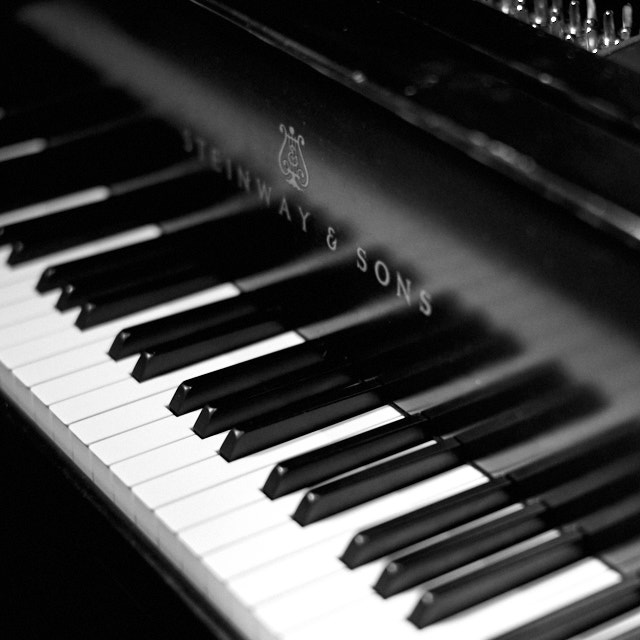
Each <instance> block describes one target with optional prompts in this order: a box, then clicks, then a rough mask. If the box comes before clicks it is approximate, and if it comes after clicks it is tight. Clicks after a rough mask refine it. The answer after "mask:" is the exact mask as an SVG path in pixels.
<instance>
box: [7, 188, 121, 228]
mask: <svg viewBox="0 0 640 640" xmlns="http://www.w3.org/2000/svg"><path fill="white" fill-rule="evenodd" d="M110 195H111V191H110V189H109V187H108V186H106V185H97V186H94V187H87V188H86V189H81V190H80V191H76V192H74V193H68V194H65V195H61V196H57V197H55V198H48V199H47V200H44V201H41V202H36V203H34V204H28V205H24V206H22V207H14V208H13V209H11V210H9V211H4V212H0V224H1V225H3V226H5V225H9V224H16V223H18V222H22V221H24V220H35V219H37V218H40V217H42V216H48V215H50V214H53V213H57V212H59V211H66V210H67V209H74V208H76V207H78V208H79V207H84V206H87V205H91V204H96V203H98V202H102V201H104V200H106V199H107V198H109V196H110Z"/></svg>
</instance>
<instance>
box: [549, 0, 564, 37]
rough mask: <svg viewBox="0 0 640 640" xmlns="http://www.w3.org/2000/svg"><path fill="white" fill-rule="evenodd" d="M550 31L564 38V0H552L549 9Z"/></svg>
mask: <svg viewBox="0 0 640 640" xmlns="http://www.w3.org/2000/svg"><path fill="white" fill-rule="evenodd" d="M548 28H549V33H551V34H552V35H554V36H556V37H558V38H562V37H563V36H564V17H563V15H562V0H551V9H550V10H549V27H548Z"/></svg>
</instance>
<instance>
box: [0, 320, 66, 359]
mask: <svg viewBox="0 0 640 640" xmlns="http://www.w3.org/2000/svg"><path fill="white" fill-rule="evenodd" d="M76 315H77V314H75V313H71V314H69V313H65V314H62V313H57V314H55V315H53V314H52V315H51V316H50V317H49V316H45V317H42V316H40V317H36V318H31V319H29V320H26V321H24V322H21V323H20V324H18V325H12V326H9V327H4V328H3V329H0V360H2V362H3V363H4V365H5V366H7V367H10V368H11V367H13V366H15V364H16V363H17V362H19V361H17V360H16V359H15V358H14V355H13V354H14V353H15V352H16V351H18V350H19V348H20V347H21V346H22V343H25V342H31V341H33V340H36V339H37V338H42V337H43V336H47V335H49V334H52V333H55V332H57V331H61V330H64V329H68V328H69V327H71V326H72V325H73V323H74V322H75V316H76ZM76 331H77V330H76ZM16 345H18V346H16ZM45 355H48V354H45ZM31 357H34V358H35V357H37V352H35V351H34V352H33V355H32V356H31Z"/></svg>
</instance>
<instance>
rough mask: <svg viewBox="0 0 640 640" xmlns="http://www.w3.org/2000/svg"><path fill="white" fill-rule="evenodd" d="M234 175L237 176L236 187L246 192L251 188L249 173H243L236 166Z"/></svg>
mask: <svg viewBox="0 0 640 640" xmlns="http://www.w3.org/2000/svg"><path fill="white" fill-rule="evenodd" d="M236 173H237V175H238V178H237V181H238V187H240V188H241V189H244V190H245V191H247V192H248V191H249V189H250V188H251V173H250V172H249V171H245V170H244V169H243V168H242V167H241V166H240V165H238V167H237V169H236Z"/></svg>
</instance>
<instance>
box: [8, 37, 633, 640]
mask: <svg viewBox="0 0 640 640" xmlns="http://www.w3.org/2000/svg"><path fill="white" fill-rule="evenodd" d="M2 28H3V30H4V31H7V32H8V33H10V34H12V37H13V34H14V33H15V34H16V35H15V39H16V40H17V41H18V44H20V43H21V41H22V40H23V39H24V40H25V41H27V42H31V39H32V38H33V37H34V36H32V35H31V34H29V33H23V32H21V31H18V28H17V27H16V26H15V25H8V26H6V25H5V26H3V27H2ZM12 42H13V40H12ZM34 42H36V43H37V46H38V48H41V49H43V50H44V53H43V56H45V57H46V55H48V53H49V51H50V47H49V45H47V44H46V43H45V42H44V41H42V40H41V39H39V38H37V37H35V40H34ZM22 44H23V46H24V43H22ZM57 55H58V54H52V58H55V56H57ZM52 64H53V63H52ZM58 64H59V62H58V60H57V58H55V65H56V68H57V65H58ZM70 64H71V63H70ZM73 65H74V68H75V63H73ZM3 72H5V73H6V70H5V71H3ZM68 77H69V78H70V79H69V80H68V82H69V86H68V87H67V88H65V83H62V84H60V85H58V86H57V87H56V89H55V90H54V89H52V88H51V87H49V86H34V87H29V86H28V87H25V88H22V89H21V88H20V87H19V86H16V90H15V91H14V92H12V85H11V84H10V83H7V84H6V85H5V87H6V91H5V93H4V95H3V96H2V100H3V101H4V102H2V103H0V106H1V107H2V113H3V118H2V119H0V176H2V182H3V184H4V185H6V189H3V194H4V195H3V200H2V201H0V225H2V235H0V242H2V243H3V246H2V248H1V249H0V251H1V257H2V260H3V264H2V266H1V268H0V290H1V292H2V296H3V297H2V300H3V310H2V314H0V388H1V389H2V392H3V394H4V395H5V396H6V397H7V398H8V399H10V400H11V401H12V402H13V403H14V404H15V406H16V407H17V408H18V409H19V410H20V412H21V413H22V414H24V415H25V416H26V417H27V418H28V419H30V421H31V422H32V423H33V425H34V428H35V429H37V430H38V431H39V432H41V433H42V434H44V435H45V436H46V437H47V438H49V439H50V440H51V441H52V443H54V445H55V446H56V447H57V448H58V449H59V450H60V451H62V452H63V454H64V455H65V456H67V457H68V459H69V461H70V464H72V465H74V466H75V467H76V468H77V469H78V470H79V471H80V472H82V473H83V474H85V475H86V476H87V478H89V479H90V482H91V483H92V484H93V485H94V486H95V487H96V489H97V490H98V491H99V492H100V493H101V495H103V497H104V499H105V500H106V501H108V502H109V503H110V504H112V505H113V506H115V508H116V509H117V510H118V511H120V512H121V513H122V514H123V515H124V517H125V518H126V519H128V520H129V521H130V523H131V526H132V527H134V528H135V530H136V531H137V532H139V533H140V534H141V535H142V536H143V537H144V538H145V539H146V540H147V542H148V544H149V545H151V547H152V548H153V549H154V550H156V551H158V552H159V553H160V554H161V555H162V556H163V557H164V558H165V559H166V560H167V561H168V562H169V563H171V564H172V565H173V566H174V567H175V569H176V570H177V571H178V572H179V573H180V574H181V576H183V579H184V580H185V581H186V582H187V583H188V584H189V585H190V587H192V588H194V589H195V590H197V592H198V593H199V594H200V596H201V597H203V598H204V599H205V600H206V601H208V602H209V603H211V604H212V605H213V606H214V607H215V609H216V610H219V611H220V612H221V613H222V615H223V616H224V618H225V619H226V620H228V621H229V622H230V623H231V624H232V625H233V627H234V629H235V630H236V631H237V633H238V636H239V637H242V638H247V639H248V640H275V639H278V640H313V639H315V638H318V639H320V638H326V637H327V636H334V637H337V638H353V637H355V638H360V637H367V638H380V639H381V640H382V639H387V638H394V639H396V638H397V639H403V638H408V639H409V638H410V639H417V638H420V637H425V638H429V640H431V639H435V640H445V639H446V640H449V639H458V638H469V639H473V640H498V639H500V640H515V639H524V638H528V639H531V640H532V639H536V640H537V639H539V638H548V639H551V638H557V639H560V638H573V639H574V640H578V639H580V640H604V639H611V640H613V639H618V640H619V639H620V638H626V637H637V635H638V634H640V591H639V589H640V584H639V583H638V570H639V568H640V565H639V564H638V562H639V560H640V537H639V535H640V502H638V495H639V491H640V487H638V475H637V470H636V466H635V464H634V456H635V452H636V451H637V446H638V444H639V443H638V437H639V436H638V417H637V416H638V415H640V414H639V410H640V406H638V400H637V392H636V389H637V384H638V382H639V381H640V380H639V377H640V370H639V369H638V367H637V355H638V354H637V353H635V352H634V351H630V350H629V349H628V347H627V344H626V343H625V342H624V340H621V339H619V337H618V336H616V335H611V336H605V330H604V329H603V327H602V325H601V324H600V323H599V321H598V319H597V318H594V319H589V320H588V321H584V319H583V318H582V317H581V315H580V313H581V310H579V309H575V308H572V307H571V305H570V304H564V303H562V302H558V300H557V298H556V297H555V296H554V295H553V294H552V293H546V292H545V293H539V291H538V289H537V288H536V284H535V283H532V282H531V281H529V280H528V279H527V278H526V277H525V276H521V275H520V274H517V273H513V274H510V275H508V276H505V277H503V278H501V279H500V280H499V281H497V280H493V279H490V278H489V276H490V275H491V274H492V273H495V271H494V270H493V268H492V267H491V265H490V264H489V261H487V260H483V259H482V258H480V259H479V260H478V261H476V257H477V256H476V255H475V254H474V253H473V251H472V250H470V253H466V254H465V253H464V252H462V251H459V252H456V254H455V255H452V254H450V252H449V250H448V246H447V241H446V239H444V240H443V246H442V248H441V250H440V252H439V253H438V252H437V251H436V252H434V254H433V255H431V256H429V257H428V258H426V259H428V260H432V261H434V262H436V261H439V262H440V264H441V265H445V266H441V269H442V270H443V271H446V272H447V277H446V278H442V279H441V281H439V283H438V288H437V289H434V290H433V291H432V304H433V313H432V314H431V315H430V316H429V317H422V316H419V315H418V314H417V313H416V312H415V310H411V312H409V311H407V310H405V309H404V307H403V305H402V301H398V300H397V299H396V298H394V297H393V296H390V297H389V296H385V295H382V294H383V293H384V289H380V287H378V286H373V285H371V281H370V280H366V279H365V278H364V276H363V274H362V273H360V271H359V270H358V269H355V268H353V267H354V265H353V256H352V254H351V253H348V252H341V251H338V252H336V254H335V255H333V254H332V255H330V256H329V257H327V254H326V253H324V252H322V253H321V252H320V251H319V250H318V248H317V247H314V246H308V245H307V244H304V243H302V242H301V241H299V238H298V236H297V235H296V234H295V233H292V230H291V228H290V226H287V224H286V222H283V220H282V216H281V215H279V214H278V212H277V211H272V210H269V209H266V208H262V207H260V206H259V205H258V204H257V203H256V202H255V201H254V200H252V199H250V198H247V197H245V196H243V195H242V194H241V192H240V190H239V189H236V188H232V187H231V186H230V185H229V183H227V182H225V181H223V180H221V179H220V177H219V174H216V173H215V172H213V171H211V170H209V169H207V168H206V167H204V166H203V165H201V164H200V163H199V162H198V161H197V160H196V159H195V158H194V156H193V154H192V153H191V152H190V151H189V150H185V148H184V145H183V140H182V138H181V136H180V133H179V132H178V131H177V130H176V129H174V128H173V127H172V126H170V125H168V124H166V123H165V122H164V121H162V120H161V119H159V118H158V117H156V116H154V115H152V114H150V113H147V112H146V111H145V109H144V108H143V107H141V106H140V105H139V104H138V102H137V101H135V100H133V99H130V98H128V97H127V96H126V95H125V94H124V93H122V92H120V91H119V90H117V89H114V88H112V87H105V86H103V85H102V83H101V82H99V81H98V80H97V79H96V77H95V76H94V75H93V74H92V73H91V72H90V71H88V70H85V69H84V68H82V67H80V68H78V69H77V70H76V71H74V73H73V74H70V76H68ZM63 89H64V90H63ZM34 94H35V97H34ZM36 99H37V104H40V105H44V107H42V106H34V100H36ZM79 100H80V101H79ZM83 101H86V104H88V105H95V104H99V105H100V109H99V110H98V113H97V114H96V112H95V111H91V113H93V114H94V115H95V118H90V117H88V115H87V111H82V110H77V112H74V111H73V110H72V112H71V114H70V112H69V111H68V109H67V107H68V106H69V105H71V104H83ZM47 105H54V107H55V108H52V109H51V110H49V109H48V107H47ZM12 122H14V123H15V127H13V126H12ZM15 131H18V132H19V135H16V134H14V133H13V132H15ZM132 140H137V142H136V143H135V144H133V143H132V145H131V147H132V148H135V149H138V150H144V153H133V152H132V151H131V148H130V147H129V146H127V145H125V144H124V142H125V141H132ZM89 217H90V218H91V222H90V223H88V222H87V219H88V218H89ZM298 235H299V234H298ZM469 255H471V256H472V257H473V263H472V264H473V266H472V267H471V266H470V264H469V262H470V258H469ZM345 265H346V266H345ZM445 267H446V268H445ZM374 284H375V283H374ZM525 287H526V288H525ZM523 291H526V293H523ZM310 292H311V294H310ZM319 297H320V298H322V299H325V300H326V303H325V305H324V306H322V305H318V304H317V300H318V298H319ZM479 301H482V304H479ZM549 302H553V303H554V304H553V305H551V304H549ZM556 303H557V304H556ZM541 309H544V310H545V314H544V316H542V315H541V314H540V310H541ZM603 336H604V337H603ZM634 634H636V635H634Z"/></svg>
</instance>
